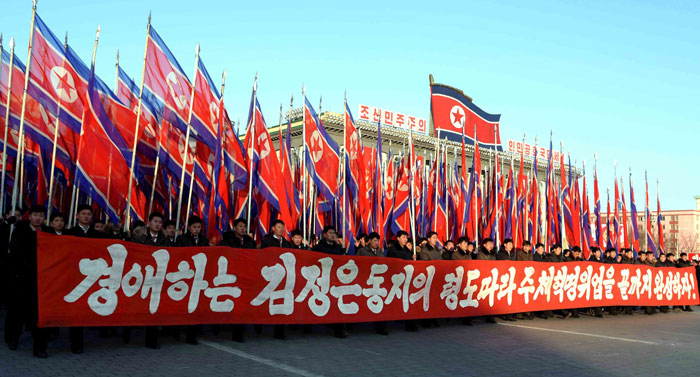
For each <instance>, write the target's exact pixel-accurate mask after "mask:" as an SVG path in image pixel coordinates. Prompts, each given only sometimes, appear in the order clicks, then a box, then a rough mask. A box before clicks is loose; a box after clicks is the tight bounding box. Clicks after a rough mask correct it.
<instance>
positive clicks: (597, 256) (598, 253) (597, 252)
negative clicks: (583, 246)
mask: <svg viewBox="0 0 700 377" xmlns="http://www.w3.org/2000/svg"><path fill="white" fill-rule="evenodd" d="M593 255H595V257H596V258H600V250H596V251H595V253H593Z"/></svg>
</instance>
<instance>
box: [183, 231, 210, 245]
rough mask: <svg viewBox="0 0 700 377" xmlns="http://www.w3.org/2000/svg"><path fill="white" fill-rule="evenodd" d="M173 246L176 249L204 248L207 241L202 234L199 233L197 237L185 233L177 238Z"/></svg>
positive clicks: (207, 243)
mask: <svg viewBox="0 0 700 377" xmlns="http://www.w3.org/2000/svg"><path fill="white" fill-rule="evenodd" d="M175 246H177V247H189V246H198V247H204V246H209V240H208V239H207V238H206V237H204V236H203V235H202V233H199V234H198V235H197V237H195V236H193V235H192V234H190V233H185V234H183V235H181V236H180V237H178V238H177V240H176V241H175Z"/></svg>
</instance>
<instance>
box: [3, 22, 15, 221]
mask: <svg viewBox="0 0 700 377" xmlns="http://www.w3.org/2000/svg"><path fill="white" fill-rule="evenodd" d="M1 50H2V35H1V34H0V51H1ZM14 64H15V37H12V38H11V39H10V72H9V79H8V80H9V81H8V84H7V101H5V134H4V135H3V139H2V182H0V213H2V214H4V213H5V173H6V172H7V133H8V131H9V129H10V99H11V98H12V95H11V94H12V71H14V70H15V69H14ZM0 66H2V64H0ZM15 179H17V175H16V174H15ZM11 214H12V216H14V211H13V210H12V211H11Z"/></svg>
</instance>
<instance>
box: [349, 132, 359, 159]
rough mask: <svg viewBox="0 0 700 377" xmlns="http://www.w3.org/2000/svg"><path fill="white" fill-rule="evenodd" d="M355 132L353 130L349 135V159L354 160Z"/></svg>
mask: <svg viewBox="0 0 700 377" xmlns="http://www.w3.org/2000/svg"><path fill="white" fill-rule="evenodd" d="M357 142H358V140H357V132H353V133H352V135H350V159H351V160H355V159H357Z"/></svg>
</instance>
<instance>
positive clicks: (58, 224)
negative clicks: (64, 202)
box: [50, 217, 66, 232]
mask: <svg viewBox="0 0 700 377" xmlns="http://www.w3.org/2000/svg"><path fill="white" fill-rule="evenodd" d="M50 225H51V227H52V228H53V230H55V231H57V232H60V231H62V230H63V227H64V226H66V221H65V220H64V219H63V217H55V218H54V219H53V221H52V222H51V224H50Z"/></svg>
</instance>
